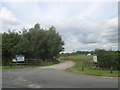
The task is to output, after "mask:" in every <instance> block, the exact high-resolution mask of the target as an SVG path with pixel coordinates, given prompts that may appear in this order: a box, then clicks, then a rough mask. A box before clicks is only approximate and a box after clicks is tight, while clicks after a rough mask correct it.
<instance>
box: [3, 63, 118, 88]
mask: <svg viewBox="0 0 120 90" xmlns="http://www.w3.org/2000/svg"><path fill="white" fill-rule="evenodd" d="M73 65H74V63H73V62H71V61H62V62H61V63H60V64H57V65H53V66H47V67H38V68H24V69H9V70H3V71H2V79H3V82H2V87H3V88H118V78H112V77H109V78H108V77H99V76H87V75H78V74H71V73H67V72H65V71H64V69H66V68H69V67H72V66H73Z"/></svg>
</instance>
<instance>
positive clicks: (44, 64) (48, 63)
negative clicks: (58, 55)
mask: <svg viewBox="0 0 120 90" xmlns="http://www.w3.org/2000/svg"><path fill="white" fill-rule="evenodd" d="M54 64H56V63H55V62H42V63H41V64H40V65H13V66H12V67H11V66H0V68H1V69H15V68H34V67H43V66H50V65H54Z"/></svg>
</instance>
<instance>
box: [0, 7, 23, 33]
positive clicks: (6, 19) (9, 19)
mask: <svg viewBox="0 0 120 90" xmlns="http://www.w3.org/2000/svg"><path fill="white" fill-rule="evenodd" d="M0 21H1V24H0V28H1V30H5V31H6V30H8V29H9V27H10V28H11V26H12V27H15V25H19V24H21V22H20V20H19V19H17V18H16V17H15V16H14V14H13V13H12V12H11V11H10V10H8V9H7V8H6V7H2V8H1V9H0ZM1 32H2V31H1Z"/></svg>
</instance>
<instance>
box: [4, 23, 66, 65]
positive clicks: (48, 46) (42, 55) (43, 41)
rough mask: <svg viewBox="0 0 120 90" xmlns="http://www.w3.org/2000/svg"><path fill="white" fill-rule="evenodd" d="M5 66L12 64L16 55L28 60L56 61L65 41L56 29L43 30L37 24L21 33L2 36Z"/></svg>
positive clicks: (9, 33) (12, 32)
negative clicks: (22, 55)
mask: <svg viewBox="0 0 120 90" xmlns="http://www.w3.org/2000/svg"><path fill="white" fill-rule="evenodd" d="M2 38H3V40H2V50H3V52H2V53H3V65H4V64H7V63H10V62H11V60H10V59H12V58H15V55H16V54H24V55H25V56H26V58H32V59H42V60H44V61H46V60H49V61H50V60H54V59H55V57H57V55H58V54H59V52H61V51H62V50H63V47H62V46H63V45H64V43H63V41H62V39H61V36H60V35H59V33H57V32H56V28H55V27H53V26H52V27H50V28H49V29H48V30H46V29H43V28H41V27H40V25H39V24H38V23H37V24H35V26H34V27H33V28H30V29H29V30H27V29H24V28H23V29H22V31H19V33H17V32H14V31H10V30H9V32H8V33H4V34H2Z"/></svg>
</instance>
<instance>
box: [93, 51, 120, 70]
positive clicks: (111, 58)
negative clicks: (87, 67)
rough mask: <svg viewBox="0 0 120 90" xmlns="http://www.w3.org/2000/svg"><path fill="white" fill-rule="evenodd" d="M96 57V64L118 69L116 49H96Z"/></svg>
mask: <svg viewBox="0 0 120 90" xmlns="http://www.w3.org/2000/svg"><path fill="white" fill-rule="evenodd" d="M95 52H96V53H97V57H98V65H99V66H100V67H102V68H110V67H113V68H114V69H119V53H118V51H106V50H104V49H96V50H95Z"/></svg>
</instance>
